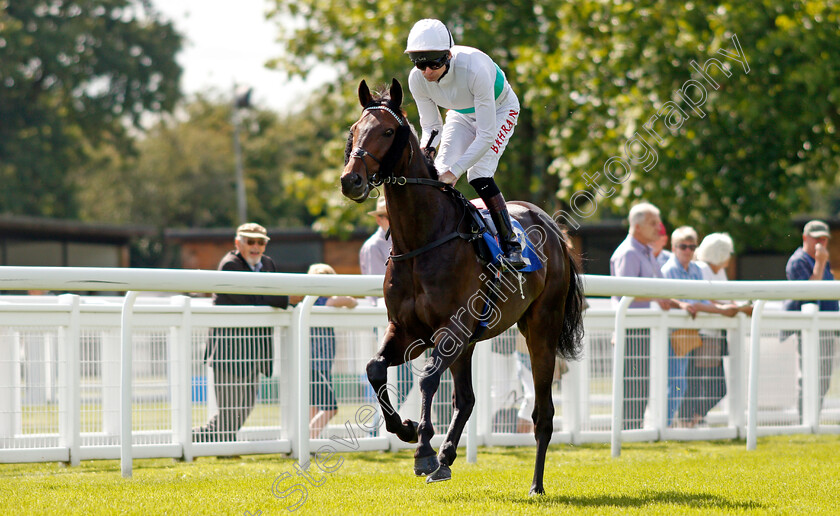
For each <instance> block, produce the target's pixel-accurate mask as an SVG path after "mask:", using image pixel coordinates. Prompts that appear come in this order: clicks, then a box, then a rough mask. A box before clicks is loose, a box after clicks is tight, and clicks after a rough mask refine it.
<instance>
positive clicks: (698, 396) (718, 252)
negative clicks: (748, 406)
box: [680, 233, 752, 428]
mask: <svg viewBox="0 0 840 516" xmlns="http://www.w3.org/2000/svg"><path fill="white" fill-rule="evenodd" d="M733 252H734V246H733V244H732V238H730V236H729V235H728V234H726V233H712V234H710V235H706V238H704V239H703V241H702V242H700V245H699V246H698V247H697V251H696V252H695V257H696V258H697V262H696V263H697V266H698V267H700V271H701V272H702V273H703V279H704V280H707V281H727V280H728V278H727V277H726V268H727V267H728V266H729V262H730V260H731V257H732V253H733ZM714 303H717V304H718V306H719V307H720V308H722V309H724V310H727V312H726V313H724V315H729V313H730V312H731V309H732V308H734V309H735V311H736V313H737V312H738V311H742V312H744V313H746V314H748V315H751V314H752V305H745V306H741V307H738V306H737V305H736V304H735V303H733V302H732V301H714ZM733 315H734V314H733ZM700 338H701V339H702V341H703V345H702V346H701V347H700V348H699V349H697V350H694V351H692V352H691V356H690V360H689V361H688V367H687V368H686V371H685V376H686V382H687V389H686V392H685V397H684V398H683V403H682V405H681V406H680V418H681V419H682V421H683V424H685V425H686V426H688V427H690V428H693V427H695V426H697V425H698V424H699V423H701V422H702V421H703V420H705V418H706V415H707V414H708V413H709V411H710V410H712V408H714V407H715V405H717V404H718V403H719V402H720V400H722V399H723V397H724V396H726V379H725V377H724V372H723V357H724V356H725V355H728V354H729V344H728V342H727V338H726V330H700Z"/></svg>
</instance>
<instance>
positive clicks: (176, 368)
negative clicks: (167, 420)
mask: <svg viewBox="0 0 840 516" xmlns="http://www.w3.org/2000/svg"><path fill="white" fill-rule="evenodd" d="M172 303H173V304H175V305H176V306H180V307H181V326H180V327H178V328H177V329H176V330H175V331H173V332H172V333H173V334H174V335H173V336H174V338H170V339H169V356H170V360H169V361H170V363H171V366H170V367H171V372H172V374H171V375H170V377H169V378H170V379H169V381H170V385H171V386H172V394H171V397H172V431H173V432H174V433H175V436H174V437H175V439H174V440H175V442H178V443H180V444H181V449H182V453H183V459H184V461H186V462H192V460H193V450H192V392H193V388H194V387H193V378H192V301H191V300H190V298H189V297H188V296H177V297H176V298H174V299H173V300H172ZM198 388H200V387H198Z"/></svg>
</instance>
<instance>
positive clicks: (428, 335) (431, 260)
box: [341, 79, 583, 494]
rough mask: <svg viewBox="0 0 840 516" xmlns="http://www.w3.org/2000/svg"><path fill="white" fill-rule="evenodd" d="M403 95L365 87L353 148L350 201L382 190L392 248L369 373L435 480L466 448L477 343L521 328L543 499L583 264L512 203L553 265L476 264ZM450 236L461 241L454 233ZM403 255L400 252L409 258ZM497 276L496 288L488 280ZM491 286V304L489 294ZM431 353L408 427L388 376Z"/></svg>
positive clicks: (547, 220)
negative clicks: (561, 362)
mask: <svg viewBox="0 0 840 516" xmlns="http://www.w3.org/2000/svg"><path fill="white" fill-rule="evenodd" d="M402 97H403V93H402V87H401V86H400V83H399V82H398V81H397V80H396V79H394V80H393V81H392V83H391V88H390V92H389V93H386V94H382V95H378V96H376V97H374V96H373V95H371V93H370V90H369V89H368V86H367V84H365V81H362V82H361V84H360V85H359V101H360V102H361V104H362V107H363V108H364V111H363V113H362V116H361V118H359V120H358V121H357V122H356V123H355V124H353V126H352V128H351V131H350V137H349V139H348V142H347V155H346V158H347V163H346V165H345V167H344V171H343V173H342V174H341V191H342V193H343V194H344V195H345V196H346V197H348V198H350V199H352V200H354V201H356V202H362V201H364V200H365V199H366V198H367V197H368V194H369V193H370V191H371V189H372V188H374V187H376V186H379V185H382V184H384V190H385V197H386V199H387V210H388V216H389V218H390V220H391V236H392V241H393V248H392V250H391V259H390V260H389V262H388V266H387V270H386V272H385V284H384V290H385V305H386V306H387V308H388V329H387V330H386V332H385V336H384V338H383V341H382V344H381V346H380V348H379V350H378V351H377V353H376V355H374V357H373V358H372V359H371V360H370V362H369V363H368V365H367V375H368V379H369V380H370V383H371V385H372V386H373V388H374V390H375V391H376V393H377V398H378V400H379V403H380V405H381V407H382V410H383V416H384V419H385V425H386V428H387V430H388V431H389V432H392V433H395V434H396V435H397V436H398V437H399V438H400V439H401V440H403V441H405V442H410V443H416V442H417V441H418V438H419V441H420V444H419V445H418V446H417V449H416V451H415V453H414V471H415V473H416V474H417V475H428V478H427V479H426V481H427V482H434V481H439V480H448V479H449V478H451V469H450V466H451V465H452V463H453V462H454V460H455V457H456V449H457V446H458V441H459V440H460V438H461V433H462V431H463V430H464V426H465V424H466V422H467V419H468V418H469V416H470V413H471V412H472V409H473V406H474V404H475V395H474V393H473V387H472V376H471V360H472V355H473V350H474V346H473V343H472V342H471V337H472V336H473V335H474V333H475V331H476V328H477V327H478V326H479V324H480V323H482V322H483V323H484V324H483V325H484V326H486V333H484V334H483V335H482V337H481V338H482V339H489V338H492V337H494V336H496V335H498V334H500V333H502V332H503V331H504V330H506V329H507V328H509V327H510V326H512V325H513V324H514V323H516V324H517V325H518V327H519V331H521V332H522V334H523V335H524V336H525V339H526V340H527V342H528V351H529V353H530V356H531V364H532V371H533V376H534V387H535V390H536V406H535V408H534V412H533V414H532V418H533V420H534V427H535V428H534V434H535V436H536V441H537V457H536V464H535V466H534V479H533V483H532V485H531V494H542V493H544V492H545V491H544V489H543V472H544V469H545V454H546V450H547V448H548V444H549V441H550V440H551V435H552V432H553V421H552V420H553V417H554V405H553V402H552V398H551V384H552V379H553V376H554V363H555V356H557V355H560V356H562V357H565V358H569V359H574V358H577V355H578V354H579V350H580V340H581V337H582V333H583V324H582V310H583V293H582V288H581V283H580V279H579V278H578V271H577V267H576V265H575V262H574V261H573V260H572V259H571V258H570V255H569V252H568V248H567V246H566V244H565V241H564V239H563V237H562V233H561V232H560V230H559V228H558V227H557V225H556V224H555V222H554V221H553V220H552V219H551V217H549V216H548V215H547V214H546V213H545V212H544V211H542V210H541V209H539V208H538V207H536V206H534V205H533V204H529V203H526V202H512V203H508V209H509V211H510V213H511V215H512V216H513V217H514V218H516V219H517V220H519V222H520V223H521V224H522V227H523V228H526V232H527V234H528V236H529V238H530V239H531V240H532V242H534V244H535V247H536V248H537V252H538V254H540V256H541V259H542V260H543V261H544V267H543V268H542V269H539V270H537V271H535V272H529V273H517V272H511V271H507V270H505V271H504V272H501V271H500V270H499V269H495V270H493V269H492V268H488V267H486V266H485V265H484V264H483V262H481V261H479V260H478V258H477V254H476V252H475V250H474V247H473V244H472V243H470V242H468V241H467V240H465V239H462V238H457V237H458V236H459V232H460V231H464V228H463V226H464V224H465V222H466V219H465V207H464V204H463V202H462V201H459V200H458V197H459V196H460V194H458V193H457V190H455V189H454V188H451V187H449V186H447V185H445V184H444V183H441V182H439V181H437V178H438V176H437V172H436V171H435V169H434V166H433V165H432V164H431V162H430V161H429V160H428V158H427V157H426V156H425V153H424V152H423V151H422V150H421V148H420V143H419V141H418V140H417V138H416V136H415V135H414V133H413V132H412V131H411V130H410V126H409V124H408V121H407V120H406V118H405V115H404V113H403V112H402V109H401V107H400V105H401V104H402ZM452 235H455V237H453V236H452ZM401 255H402V256H401ZM494 273H498V274H500V276H499V279H500V281H499V282H498V283H492V284H491V283H490V282H489V281H488V280H489V278H490V277H491V276H493V275H494ZM492 288H494V289H495V290H496V293H495V296H494V297H495V301H494V297H490V292H489V290H490V289H492ZM429 348H433V349H432V351H431V354H430V356H429V357H428V359H427V361H426V363H425V366H424V367H423V372H422V374H421V375H420V376H421V379H420V390H421V396H422V410H421V415H420V422H419V424H418V423H416V422H414V421H411V420H404V421H400V417H399V414H398V413H397V412H396V410H394V408H393V406H392V404H391V401H390V397H389V393H388V385H387V384H386V382H387V374H386V373H387V368H388V367H392V366H397V365H400V364H402V363H404V362H405V361H407V360H412V359H414V358H416V357H418V356H419V355H420V354H422V353H423V352H424V351H425V350H427V349H429ZM447 368H449V369H450V370H451V372H452V377H453V379H454V382H455V394H454V406H455V410H454V414H453V418H452V422H451V423H450V425H449V430H448V432H447V434H446V437H445V440H444V442H443V444H442V445H441V448H440V453H439V454H438V455H437V456H436V455H435V451H434V449H433V448H432V447H431V445H430V443H429V441H430V439H431V438H432V435H433V434H434V429H433V427H432V419H431V408H432V398H433V397H434V394H435V393H436V392H437V389H438V385H439V384H440V378H441V374H442V373H443V372H444V371H445V370H446V369H447Z"/></svg>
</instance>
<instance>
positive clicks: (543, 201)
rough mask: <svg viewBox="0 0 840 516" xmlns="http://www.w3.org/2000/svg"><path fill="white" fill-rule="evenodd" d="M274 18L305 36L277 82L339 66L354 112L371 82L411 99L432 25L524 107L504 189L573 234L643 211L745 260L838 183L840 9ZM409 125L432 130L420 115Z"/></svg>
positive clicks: (809, 0) (525, 7)
mask: <svg viewBox="0 0 840 516" xmlns="http://www.w3.org/2000/svg"><path fill="white" fill-rule="evenodd" d="M276 5H277V10H276V12H275V16H285V15H292V16H295V17H297V18H296V19H297V20H298V22H299V23H298V24H297V25H296V28H295V29H293V30H289V31H287V32H285V33H284V34H282V35H281V37H282V39H283V40H284V41H285V42H286V43H287V45H288V52H289V55H288V56H286V57H285V58H283V59H278V61H277V63H276V65H277V66H279V67H282V68H284V69H286V70H287V71H289V72H290V73H293V74H300V75H305V74H306V73H307V71H308V67H310V66H311V65H312V64H313V63H314V62H316V61H320V62H327V63H330V64H332V65H334V66H335V67H336V68H338V69H339V70H340V73H339V76H340V77H341V78H342V79H340V82H339V83H338V84H337V85H336V87H337V88H338V89H339V90H340V91H341V92H343V93H344V94H345V96H347V97H348V98H351V97H352V96H353V95H354V90H355V85H356V84H358V81H359V79H361V78H368V79H369V82H377V81H381V82H385V81H387V80H389V79H390V77H391V76H396V77H398V78H400V79H402V80H403V82H405V80H404V79H405V77H406V76H407V72H408V63H407V61H406V58H405V57H404V56H403V53H402V52H403V45H404V42H405V37H406V36H407V33H408V30H409V28H410V26H411V24H412V23H413V22H414V21H416V20H418V19H420V18H424V17H427V16H429V14H430V12H433V13H434V16H436V17H439V18H441V19H442V20H444V21H445V22H447V24H448V26H449V27H450V28H451V29H452V30H453V34H454V36H455V39H456V42H463V43H464V44H467V45H471V46H476V47H478V48H481V49H482V50H484V51H486V52H487V53H488V54H490V55H491V56H492V57H493V58H494V59H495V60H496V61H497V62H498V63H499V64H500V66H502V68H503V69H504V70H505V72H506V74H507V76H508V79H509V80H510V81H511V83H512V84H513V86H514V90H515V91H516V92H517V94H518V96H519V98H520V101H521V102H522V105H523V110H522V114H521V116H520V123H519V125H518V126H517V129H516V131H517V136H514V139H512V140H511V143H510V145H509V147H508V150H507V151H506V153H505V154H506V155H505V158H504V159H503V160H502V166H501V167H500V170H499V174H497V178H498V179H499V180H500V183H501V184H502V185H503V189H506V190H507V191H508V192H510V194H508V197H520V198H530V199H531V200H533V201H535V202H537V203H538V204H540V205H542V206H543V207H544V208H545V209H547V210H549V211H551V212H554V213H558V214H559V211H555V210H556V209H557V208H562V209H563V210H564V211H565V213H566V214H568V215H562V216H558V219H560V220H561V221H564V222H567V223H568V224H569V225H572V226H574V225H576V224H580V223H581V222H585V221H586V220H587V219H588V220H594V219H597V218H598V217H600V216H623V215H625V214H626V213H627V211H628V209H629V205H630V204H632V203H634V202H636V201H637V200H641V199H644V200H648V201H651V202H653V203H655V204H657V205H659V206H660V208H662V210H663V215H664V217H665V218H666V220H667V221H668V222H669V223H670V224H671V225H679V224H691V225H693V226H695V227H697V228H698V229H699V230H700V231H701V232H711V231H729V232H730V233H731V234H732V235H733V237H734V238H735V240H736V243H738V245H739V249H743V248H744V246H748V247H753V248H765V249H773V248H776V249H778V248H788V247H789V246H790V245H792V244H793V240H791V238H790V237H786V235H787V234H789V233H790V227H789V223H788V222H787V221H789V217H790V215H791V214H793V213H797V212H799V211H801V210H805V209H808V208H809V207H810V206H811V202H810V195H812V193H809V190H808V186H809V185H811V186H812V188H813V187H814V186H815V185H816V186H819V185H822V184H826V185H831V184H834V182H835V179H834V178H835V176H836V170H837V167H838V164H840V163H838V161H840V160H838V157H839V156H840V142H838V130H840V127H838V122H840V104H838V103H840V90H838V86H837V85H838V84H840V80H838V79H840V76H838V75H839V74H840V36H838V32H837V22H838V20H840V5H838V2H836V1H833V0H800V1H794V2H790V1H788V0H760V1H759V2H753V3H744V2H723V3H721V2H713V1H706V0H700V1H694V2H686V3H680V2H669V1H666V0H641V1H634V2H629V1H617V2H603V1H598V0H580V1H577V2H561V1H558V0H548V1H537V0H534V1H526V2H516V3H514V4H510V3H505V4H501V3H495V2H492V1H491V2H490V3H481V4H469V3H463V2H454V1H450V0H443V1H439V2H435V5H434V7H435V8H434V10H430V9H429V4H428V2H425V3H420V2H411V1H400V2H397V1H387V0H386V1H380V2H376V3H370V2H366V1H360V0H351V1H350V2H345V3H342V4H336V3H330V2H327V3H324V2H316V1H313V0H302V1H301V0H297V1H295V2H292V1H291V0H276ZM736 41H737V45H738V46H739V47H740V52H741V54H739V53H738V50H737V49H736ZM719 51H724V53H719ZM726 53H729V55H735V56H737V55H741V56H743V62H741V61H739V60H737V59H730V58H728V57H726ZM710 58H715V59H717V60H718V61H720V62H721V63H725V68H726V71H727V73H724V72H722V71H720V70H719V69H718V68H716V67H715V66H714V65H712V67H711V68H709V74H708V75H709V77H705V76H704V73H701V72H699V71H698V70H696V69H695V68H694V67H693V66H692V62H694V63H696V65H697V66H698V67H701V66H705V65H706V64H707V63H709V61H708V60H709V59H710ZM689 80H694V81H696V82H697V83H699V84H700V85H701V86H703V89H702V90H701V89H700V88H698V87H697V86H693V83H687V81H689ZM712 83H714V84H716V85H717V86H714V85H713V84H712ZM686 97H690V98H693V99H694V104H695V105H694V107H692V105H691V101H689V100H688V99H687V98H686ZM675 98H676V101H675V104H676V105H677V106H678V107H679V111H681V112H682V113H684V114H685V116H684V117H683V118H680V117H678V116H676V115H672V116H673V117H674V118H671V119H668V118H667V116H663V115H662V114H661V113H662V111H663V109H666V108H667V107H668V105H667V104H666V103H667V102H668V101H670V100H674V99H675ZM348 105H351V104H349V103H348ZM666 111H667V109H666ZM671 111H672V112H673V113H677V114H678V113H679V111H677V109H675V108H674V109H672V110H671ZM701 113H702V115H701ZM656 115H658V116H659V118H658V119H655V120H653V122H651V117H652V116H653V117H655V116H656ZM409 118H410V119H414V120H416V112H415V111H414V110H413V109H411V108H409ZM665 120H669V123H668V124H667V125H665ZM645 124H649V126H651V127H653V128H654V129H655V130H654V132H656V134H657V136H653V135H651V134H650V133H649V132H648V131H647V130H645V129H644V126H645ZM651 124H653V125H651ZM637 134H638V135H639V136H640V137H642V138H643V139H644V143H643V142H642V141H641V140H640V139H639V137H636V138H634V137H635V136H636V135H637ZM654 154H655V156H656V158H655V159H656V161H655V163H654ZM625 164H626V165H627V167H626V168H624V167H623V165H625ZM605 166H606V167H607V170H606V171H605ZM607 172H609V173H610V174H612V176H613V178H614V180H610V179H609V177H608V174H607ZM596 173H597V174H599V176H598V177H596V176H595V174H596ZM822 191H823V190H820V192H822ZM544 192H545V193H544ZM811 192H813V189H812V190H811ZM573 208H574V209H573ZM575 210H576V211H575Z"/></svg>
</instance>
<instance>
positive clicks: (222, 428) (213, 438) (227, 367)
mask: <svg viewBox="0 0 840 516" xmlns="http://www.w3.org/2000/svg"><path fill="white" fill-rule="evenodd" d="M268 240H269V238H268V234H267V232H266V230H265V228H264V227H262V226H260V225H259V224H254V223H248V224H243V225H241V226H239V228H237V230H236V238H235V239H234V244H235V246H236V250H235V251H230V252H228V253H227V254H226V255H225V256H224V258H222V261H221V262H220V263H219V270H220V271H242V272H278V271H277V266H276V265H275V264H274V261H273V260H272V259H271V258H269V257H268V256H266V255H265V246H266V244H267V243H268ZM213 304H214V305H257V306H274V307H277V308H286V307H287V306H289V297H288V296H265V295H252V294H216V295H214V297H213ZM204 359H205V360H206V361H207V363H208V364H209V365H210V366H211V367H212V368H213V377H214V382H213V387H214V391H215V393H216V403H217V405H218V407H219V412H218V414H216V415H215V416H213V417H212V418H211V419H210V421H209V422H208V423H207V424H206V425H205V426H202V427H199V428H195V429H193V441H194V442H217V441H235V440H236V432H237V431H238V430H239V429H240V428H241V427H242V425H243V424H244V423H245V420H246V419H247V418H248V415H249V414H250V413H251V410H253V408H254V403H255V402H256V398H257V390H258V389H259V375H260V374H263V375H265V376H271V374H272V364H273V359H274V349H273V346H272V329H271V328H270V327H264V328H213V329H212V330H211V331H210V339H209V341H208V343H207V349H206V351H205V354H204Z"/></svg>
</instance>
